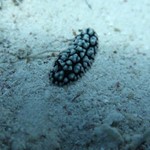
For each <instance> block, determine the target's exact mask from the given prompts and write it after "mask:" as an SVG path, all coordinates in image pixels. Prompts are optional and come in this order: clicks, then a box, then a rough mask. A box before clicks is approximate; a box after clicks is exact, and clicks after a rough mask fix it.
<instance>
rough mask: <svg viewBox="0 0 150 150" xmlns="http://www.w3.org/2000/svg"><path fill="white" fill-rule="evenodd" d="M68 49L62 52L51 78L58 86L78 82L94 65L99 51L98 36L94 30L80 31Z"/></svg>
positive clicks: (51, 72)
mask: <svg viewBox="0 0 150 150" xmlns="http://www.w3.org/2000/svg"><path fill="white" fill-rule="evenodd" d="M79 32H80V33H79V34H78V35H76V36H75V38H74V39H73V42H72V44H71V45H70V46H69V48H68V49H66V50H64V51H62V52H60V54H59V55H58V57H57V59H56V60H55V62H54V66H53V69H52V70H51V71H50V75H49V78H50V80H51V81H52V83H54V84H56V85H60V86H63V85H67V84H68V83H70V82H73V81H76V80H78V79H79V78H80V77H81V76H82V75H83V74H84V73H85V72H86V71H87V70H88V69H89V68H90V67H91V65H92V63H93V61H94V59H95V55H96V53H97V51H98V36H97V34H96V32H95V31H94V30H93V29H92V28H87V29H84V30H79Z"/></svg>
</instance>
